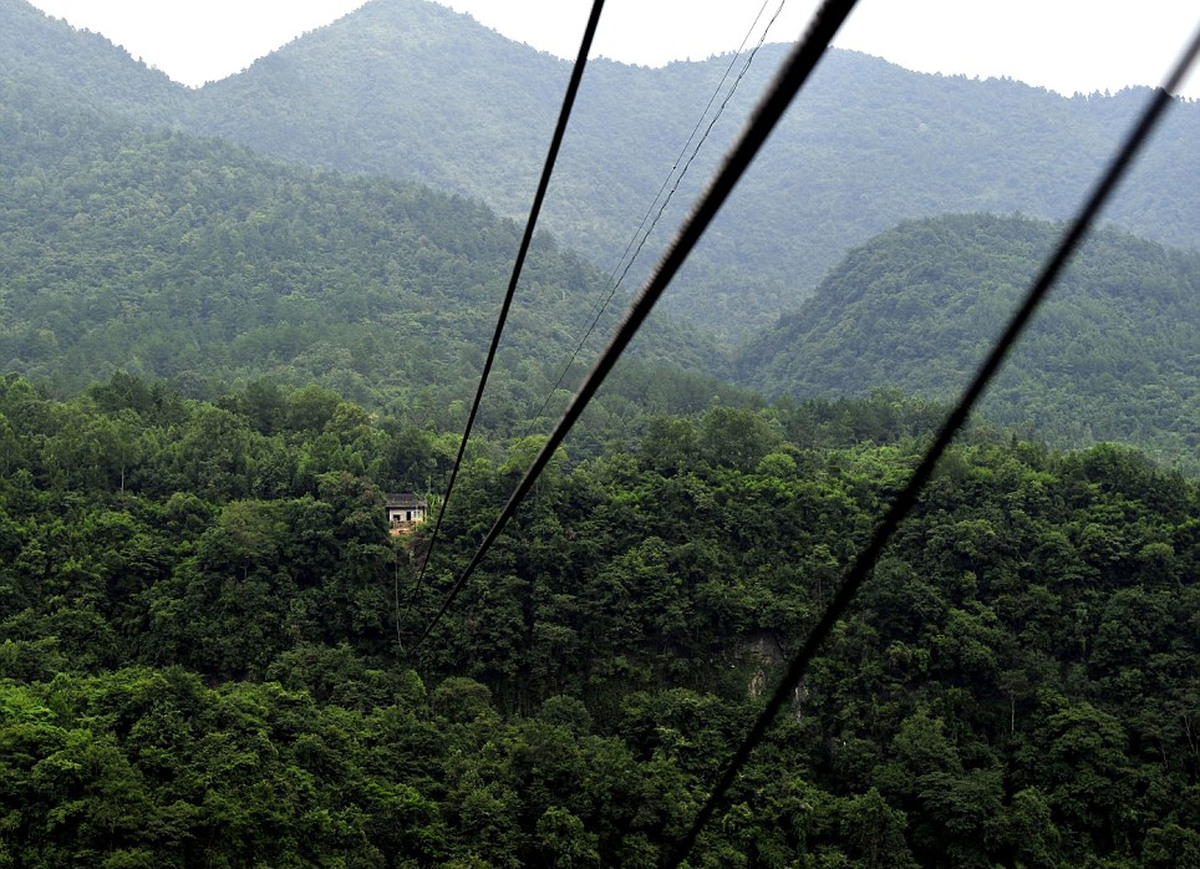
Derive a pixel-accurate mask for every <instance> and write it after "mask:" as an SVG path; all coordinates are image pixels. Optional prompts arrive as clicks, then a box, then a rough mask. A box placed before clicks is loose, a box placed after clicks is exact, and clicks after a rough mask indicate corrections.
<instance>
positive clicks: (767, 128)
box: [413, 0, 857, 649]
mask: <svg viewBox="0 0 1200 869" xmlns="http://www.w3.org/2000/svg"><path fill="white" fill-rule="evenodd" d="M856 2H857V0H825V2H824V3H823V4H822V5H821V7H820V8H819V9H818V10H817V13H816V15H815V16H814V18H813V20H812V23H811V24H810V25H809V29H808V32H807V33H806V34H805V36H804V38H802V39H801V40H800V41H799V42H798V43H797V44H796V46H795V47H794V48H793V49H792V51H791V53H790V54H789V55H788V57H787V59H786V60H785V61H784V64H783V67H782V68H781V69H780V71H779V72H778V74H777V75H776V77H775V80H774V81H773V82H772V84H771V87H770V89H769V90H768V91H767V94H766V96H764V97H763V98H762V99H761V100H760V101H759V104H758V105H757V106H756V107H755V110H754V114H753V115H752V117H751V119H750V121H749V123H748V125H747V126H746V128H745V129H744V130H743V131H742V134H741V137H740V138H739V139H738V141H737V142H736V143H735V144H734V146H733V148H732V149H730V151H729V152H728V153H727V154H726V156H725V161H724V163H723V164H722V166H721V168H720V170H719V171H718V172H717V174H716V176H714V178H713V180H712V182H711V184H710V185H709V188H708V190H707V191H706V192H705V194H704V195H703V196H702V197H701V198H700V200H699V201H698V202H697V203H696V205H695V207H694V208H693V209H692V212H691V214H690V215H689V216H688V218H687V219H686V220H685V221H684V223H683V225H682V226H681V227H680V229H679V232H678V233H677V234H676V236H675V238H674V240H673V241H672V243H671V245H670V246H669V247H668V249H667V251H666V253H664V255H663V257H662V258H661V259H660V260H659V263H658V265H657V266H656V267H655V270H654V273H653V274H652V275H651V276H650V279H649V281H648V282H647V283H646V285H645V287H644V288H643V289H642V291H641V293H640V294H639V295H638V297H637V299H635V300H634V303H633V305H632V306H631V307H630V308H629V311H628V312H627V313H626V315H625V319H624V321H623V322H622V323H621V325H620V327H619V328H618V329H617V332H616V334H615V335H614V336H613V338H612V340H611V341H610V342H609V344H608V346H607V347H606V348H605V350H604V353H603V354H601V356H600V359H599V360H598V361H597V362H596V364H595V366H594V367H593V368H592V370H591V372H590V373H589V374H588V376H587V378H586V379H585V380H584V382H583V384H582V385H581V386H580V387H579V391H578V392H577V393H576V394H575V397H574V398H573V399H572V400H571V403H570V404H569V405H568V406H567V409H566V411H565V412H564V414H563V417H562V419H561V420H560V421H559V423H558V425H557V426H555V428H554V431H552V432H551V433H550V436H549V437H548V438H547V440H546V443H545V445H544V446H543V447H542V450H541V452H539V453H538V455H537V458H535V459H534V461H533V464H532V465H531V466H530V468H529V470H528V471H526V473H525V476H524V477H523V478H522V479H521V482H520V483H519V484H518V485H517V488H516V490H515V491H514V492H513V494H512V496H511V497H510V498H509V499H508V503H507V504H505V505H504V509H503V510H501V512H500V515H499V517H497V519H496V521H495V523H494V524H493V525H492V529H491V530H490V531H489V532H488V535H487V537H486V538H484V541H483V543H481V544H480V546H479V548H478V549H477V550H476V551H475V555H474V556H472V558H471V561H470V563H469V564H468V565H467V567H466V569H465V570H464V571H463V572H462V574H461V575H460V576H459V578H458V580H457V581H456V582H455V583H454V586H453V587H452V588H451V590H450V593H449V595H448V596H447V597H446V600H445V602H444V603H443V604H442V606H441V609H439V610H438V612H437V614H436V615H435V616H434V617H433V619H432V620H431V621H430V622H429V624H428V625H427V626H426V628H425V630H424V631H423V632H422V634H421V636H420V637H418V638H417V641H416V643H414V644H413V649H416V647H417V646H419V645H420V644H421V643H422V642H424V640H425V638H426V637H428V636H429V634H430V632H432V631H433V629H434V627H436V626H437V623H438V622H439V621H440V620H441V618H442V616H443V615H445V613H446V611H447V610H448V609H449V608H450V605H451V604H452V603H454V599H455V598H456V597H457V596H458V593H459V592H460V591H462V588H463V586H464V585H466V583H467V581H468V580H469V579H470V578H471V575H472V574H473V573H474V572H475V569H476V568H477V567H478V566H479V563H480V562H481V561H482V560H483V557H484V555H486V554H487V552H488V550H489V549H490V548H491V547H492V544H493V543H495V542H496V540H497V538H499V536H500V534H501V532H503V530H504V527H505V526H506V525H507V524H508V521H509V519H511V518H512V516H513V514H514V513H515V512H516V510H517V507H518V506H519V505H520V503H521V501H522V500H524V498H525V496H526V495H527V494H528V493H529V490H530V489H532V488H533V484H534V482H536V480H537V478H538V476H539V475H540V474H541V472H542V471H543V470H544V469H545V467H546V465H548V464H549V463H550V459H551V458H552V457H553V456H554V453H555V451H556V450H557V449H558V447H559V445H560V444H562V442H563V439H564V438H565V437H566V436H567V433H568V432H570V430H571V427H572V426H574V425H575V422H576V421H577V420H578V419H579V416H580V415H581V414H582V413H583V411H584V408H586V407H587V405H588V402H590V401H591V400H592V397H593V396H594V395H595V394H596V391H597V390H598V389H599V388H600V385H601V384H602V383H603V382H604V379H605V378H606V377H607V376H608V374H609V372H611V371H612V369H613V366H615V365H616V364H617V359H619V358H620V356H621V354H622V353H623V352H624V350H625V348H626V347H627V346H628V345H629V342H630V340H632V338H633V336H634V334H635V333H636V332H637V330H638V328H639V327H640V326H641V325H642V323H643V322H644V321H645V319H646V317H647V316H649V314H650V311H651V309H653V307H654V303H655V302H657V301H658V298H659V296H661V295H662V293H663V291H664V290H665V289H666V288H667V285H668V284H670V283H671V279H672V278H674V277H675V274H676V273H677V272H678V271H679V269H680V267H681V266H682V265H683V263H684V261H685V260H686V259H687V257H688V254H690V253H691V251H692V248H694V247H695V246H696V244H697V243H698V242H699V241H700V237H701V236H702V235H703V234H704V231H705V230H706V229H707V228H708V226H709V224H710V223H712V220H713V218H714V217H716V215H717V212H718V211H720V210H721V206H722V205H724V204H725V200H726V199H728V198H729V194H730V193H731V192H733V188H734V187H735V186H736V185H737V183H738V181H739V180H740V179H741V177H742V175H743V174H744V173H745V171H746V169H747V168H749V166H750V163H751V162H752V161H753V159H754V157H755V155H756V154H757V153H758V151H759V149H760V148H761V147H762V146H763V143H764V142H766V140H767V137H768V136H769V135H770V134H771V131H772V130H773V129H774V128H775V124H776V123H778V121H779V119H780V118H781V117H782V116H783V113H784V111H786V110H787V107H788V106H789V105H790V104H791V102H792V98H793V97H795V95H796V93H797V92H798V91H799V90H800V87H801V86H802V85H803V84H804V82H805V81H807V80H808V77H809V75H810V74H811V73H812V71H813V69H814V68H815V67H816V65H817V62H818V61H819V60H820V59H821V57H822V55H824V53H825V49H826V48H828V47H829V43H830V42H831V41H832V40H833V36H834V34H835V33H836V32H837V30H838V28H839V27H840V26H841V24H842V22H843V21H845V20H846V16H847V15H849V14H850V10H851V9H853V8H854V5H855V3H856Z"/></svg>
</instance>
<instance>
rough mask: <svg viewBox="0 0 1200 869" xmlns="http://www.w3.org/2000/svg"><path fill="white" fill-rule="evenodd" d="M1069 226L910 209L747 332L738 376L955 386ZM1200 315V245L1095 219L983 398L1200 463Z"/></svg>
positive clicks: (766, 386)
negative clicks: (1188, 248)
mask: <svg viewBox="0 0 1200 869" xmlns="http://www.w3.org/2000/svg"><path fill="white" fill-rule="evenodd" d="M1059 231H1060V228H1059V227H1058V226H1056V225H1053V224H1049V223H1044V222H1040V221H1034V220H1030V219H1027V218H1017V217H994V216H987V215H957V216H945V217H941V218H935V219H929V220H923V221H911V222H907V223H904V224H902V225H900V226H898V227H896V228H895V229H892V230H889V231H888V232H885V233H883V234H881V235H879V236H877V237H875V238H874V239H872V240H871V241H870V242H868V243H867V244H865V245H863V246H861V247H859V248H857V249H855V250H854V251H852V252H851V253H850V254H849V255H848V256H847V257H846V258H845V259H844V260H843V261H842V263H841V264H840V265H838V266H837V268H835V269H834V270H833V271H831V272H830V274H829V276H828V277H827V278H826V279H825V280H824V281H823V282H822V283H821V285H820V287H818V288H817V292H816V294H815V295H814V296H813V298H811V299H810V300H809V301H808V302H806V303H805V305H804V306H803V307H802V308H801V309H800V311H799V312H797V313H796V314H793V315H789V316H787V317H783V318H782V319H781V320H780V321H779V322H778V324H776V326H775V327H774V328H773V329H771V330H769V331H768V332H766V333H765V334H763V335H762V336H760V337H759V338H758V339H756V340H755V341H753V342H751V343H750V344H749V345H748V346H747V347H745V348H744V349H743V350H742V352H741V354H740V357H739V359H738V376H739V380H740V382H742V383H743V384H745V385H749V386H753V387H755V388H757V389H761V390H763V391H765V392H767V393H769V394H774V395H778V394H783V393H786V394H789V395H793V396H796V397H799V398H804V397H810V396H830V395H858V394H863V393H865V392H866V391H868V390H870V389H872V388H875V387H880V386H896V387H900V388H901V389H903V390H905V391H908V392H910V393H913V394H920V395H926V396H937V397H941V398H950V397H954V396H957V394H958V393H959V392H960V391H961V389H962V388H963V387H964V386H965V384H966V378H967V376H968V373H969V372H970V371H971V370H972V369H973V367H974V366H975V365H976V364H977V363H978V362H979V360H980V359H981V358H982V356H983V354H984V353H985V352H986V350H987V349H988V348H989V347H990V346H991V344H992V342H993V341H994V339H995V337H996V336H997V335H998V334H999V332H1000V329H1001V327H1002V326H1003V323H1004V322H1005V320H1006V319H1007V316H1008V314H1009V312H1010V311H1011V309H1012V308H1013V307H1014V305H1015V302H1016V300H1017V298H1018V297H1019V295H1020V294H1022V293H1023V292H1024V290H1025V289H1026V288H1027V286H1028V285H1029V283H1030V282H1031V281H1032V279H1033V277H1034V276H1035V274H1036V271H1037V269H1038V268H1039V267H1040V264H1041V262H1042V260H1043V259H1044V257H1045V255H1046V253H1047V251H1048V250H1049V249H1050V245H1051V244H1052V242H1053V240H1054V239H1055V237H1056V235H1057V234H1058V233H1059ZM1197 324H1200V255H1197V254H1195V253H1190V252H1182V251H1178V250H1174V249H1171V248H1166V247H1163V246H1161V245H1158V244H1156V243H1154V242H1150V241H1146V240H1143V239H1139V238H1135V237H1133V236H1131V235H1128V234H1125V233H1121V232H1118V231H1115V230H1108V231H1102V232H1100V233H1097V234H1096V235H1094V236H1093V237H1092V238H1091V239H1090V240H1089V241H1088V242H1087V243H1086V244H1085V245H1084V247H1083V248H1082V250H1081V251H1080V252H1079V253H1078V254H1077V256H1076V258H1075V260H1074V262H1073V263H1072V264H1071V265H1070V267H1069V268H1068V269H1067V271H1066V272H1065V273H1064V275H1063V277H1062V278H1061V280H1060V282H1059V284H1058V285H1057V286H1056V287H1055V288H1054V290H1053V291H1052V293H1051V295H1050V296H1049V298H1048V299H1047V300H1046V302H1045V303H1044V304H1043V306H1042V308H1041V310H1040V311H1039V313H1038V315H1037V317H1036V318H1035V320H1034V322H1033V323H1032V325H1031V326H1030V328H1029V331H1028V333H1027V335H1026V336H1025V337H1024V338H1023V339H1022V340H1021V342H1020V343H1019V344H1018V346H1017V347H1016V348H1015V350H1014V352H1013V355H1012V358H1011V361H1010V362H1009V363H1008V364H1007V365H1006V366H1005V368H1004V369H1003V370H1002V371H1001V373H1000V375H999V376H998V378H997V380H996V382H995V383H994V385H993V386H992V387H991V389H990V390H989V392H988V394H987V396H986V397H985V400H984V403H983V412H984V414H985V415H987V416H988V417H989V418H991V419H994V420H997V421H1000V422H1005V423H1011V424H1017V425H1024V424H1029V425H1032V426H1033V427H1034V428H1035V429H1036V430H1037V431H1038V432H1039V435H1040V436H1044V437H1047V438H1048V439H1050V440H1053V441H1056V442H1058V443H1060V444H1073V445H1078V444H1084V443H1091V442H1095V441H1097V440H1106V441H1108V440H1112V441H1127V442H1132V443H1136V444H1141V445H1143V446H1145V447H1147V448H1150V449H1151V450H1153V451H1155V452H1156V453H1157V455H1158V456H1159V457H1160V458H1165V459H1168V460H1171V459H1176V460H1180V461H1182V462H1184V463H1185V464H1187V463H1189V462H1190V463H1191V466H1198V467H1200V461H1198V460H1197V457H1198V456H1200V435H1198V433H1197V427H1196V420H1197V419H1200V331H1198V330H1197ZM1181 457H1182V458H1181Z"/></svg>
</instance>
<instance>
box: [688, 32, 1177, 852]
mask: <svg viewBox="0 0 1200 869" xmlns="http://www.w3.org/2000/svg"><path fill="white" fill-rule="evenodd" d="M1197 53H1200V28H1198V29H1197V31H1196V33H1195V34H1194V35H1193V37H1192V41H1191V44H1190V46H1189V47H1188V48H1187V50H1185V51H1184V53H1183V55H1182V56H1181V57H1180V59H1179V62H1178V64H1177V66H1176V67H1175V69H1174V71H1173V73H1172V75H1171V77H1170V78H1169V79H1168V80H1167V82H1166V84H1164V85H1163V86H1162V87H1161V88H1160V89H1159V90H1158V92H1157V93H1156V94H1155V95H1154V98H1153V99H1152V100H1151V101H1150V104H1149V105H1148V106H1147V107H1146V109H1145V110H1144V111H1143V113H1142V116H1141V118H1139V120H1138V122H1137V125H1136V126H1135V127H1134V128H1133V130H1132V131H1131V132H1130V134H1129V136H1128V137H1127V139H1126V141H1125V144H1124V145H1123V146H1122V147H1121V149H1120V150H1119V151H1118V152H1117V154H1116V156H1115V157H1114V158H1113V161H1112V163H1111V164H1110V165H1109V167H1108V170H1107V171H1106V172H1105V173H1104V175H1103V176H1102V177H1101V178H1100V180H1099V181H1098V182H1097V184H1096V187H1095V189H1094V190H1093V191H1092V194H1091V196H1090V197H1089V198H1088V200H1087V201H1086V203H1085V204H1084V206H1083V208H1082V209H1081V210H1080V211H1079V214H1078V216H1077V217H1076V218H1075V221H1074V223H1073V224H1072V225H1071V227H1070V228H1069V230H1068V231H1067V233H1066V235H1065V236H1064V237H1063V238H1062V240H1061V241H1060V242H1059V245H1058V248H1057V249H1056V250H1055V251H1054V253H1053V254H1052V255H1051V257H1050V259H1049V260H1048V261H1047V263H1046V265H1045V266H1044V267H1043V269H1042V272H1041V274H1040V275H1039V277H1038V279H1037V280H1036V281H1035V282H1034V284H1033V286H1032V287H1031V288H1030V290H1029V292H1028V294H1027V295H1026V296H1025V300H1024V301H1023V302H1022V303H1021V306H1020V308H1018V309H1017V311H1016V313H1014V314H1013V316H1012V319H1011V320H1010V321H1009V323H1008V326H1007V327H1006V328H1005V330H1004V332H1003V333H1002V334H1001V336H1000V338H999V339H998V340H997V342H996V344H995V346H994V347H993V348H992V352H991V353H990V354H989V355H988V358H987V359H986V360H985V361H984V362H983V364H982V365H981V366H980V367H979V369H978V371H976V373H975V377H974V379H973V380H972V381H971V384H970V385H969V386H968V387H967V389H966V390H965V391H964V392H963V395H962V398H960V399H959V402H958V405H957V406H956V407H955V408H954V410H953V411H951V412H950V415H949V416H948V417H947V418H946V422H945V423H944V424H943V425H942V428H941V430H940V431H939V432H938V435H937V438H936V439H935V440H934V442H933V444H932V445H931V446H930V447H929V449H928V451H927V452H926V453H925V456H924V458H923V459H922V460H921V464H920V465H919V466H918V467H917V469H916V470H915V471H914V472H913V475H912V477H911V478H910V479H909V481H908V485H907V486H905V488H904V491H902V492H901V493H900V494H899V495H898V496H897V498H896V500H895V501H894V502H893V503H892V506H891V507H890V508H889V509H888V511H887V513H886V514H885V515H884V517H883V520H882V521H881V522H880V523H879V525H878V527H876V529H875V533H874V535H872V537H871V541H870V543H869V544H867V547H866V548H865V549H863V550H862V552H861V553H859V555H858V558H857V559H855V561H854V564H853V565H852V566H851V567H850V569H849V570H848V571H847V572H846V574H845V579H843V581H842V585H841V587H840V588H839V589H838V592H837V594H836V595H835V596H834V599H833V601H832V602H831V603H830V605H829V608H828V609H827V610H826V611H825V613H824V615H822V616H821V619H820V621H818V622H817V624H816V625H815V626H814V627H813V629H812V631H811V632H810V633H809V635H808V637H807V638H806V639H805V641H804V646H803V648H801V649H800V651H799V652H798V653H797V654H796V656H795V657H794V658H792V660H791V662H790V663H789V664H788V669H787V672H786V673H785V674H784V677H783V679H782V681H780V683H779V686H778V687H777V688H776V689H775V693H774V695H772V697H771V699H770V701H768V703H767V705H766V707H765V708H764V709H763V711H762V713H761V714H760V715H759V716H758V718H757V720H756V721H755V722H754V726H753V727H751V728H750V732H749V733H748V734H747V735H746V738H745V739H744V740H743V741H742V744H741V746H739V748H738V750H737V751H736V752H735V753H734V755H733V758H732V759H731V760H730V761H729V765H728V766H727V767H726V769H725V772H724V773H723V774H722V775H721V778H720V780H719V781H718V782H717V785H716V787H715V788H713V791H712V793H711V794H710V795H709V797H708V800H707V801H705V803H704V805H703V806H702V807H701V809H700V811H699V813H698V814H697V815H696V819H695V821H694V822H693V823H692V826H691V829H689V830H688V833H687V835H686V836H684V838H683V839H681V840H680V842H679V846H678V848H677V850H676V851H675V853H674V854H673V855H672V857H671V858H670V860H669V861H668V862H667V864H666V865H667V866H668V867H670V869H675V867H678V866H679V864H680V863H682V862H683V860H684V859H686V857H687V856H688V854H689V853H690V852H691V850H692V847H693V846H694V845H695V844H696V839H697V837H698V836H699V835H700V831H701V830H702V829H703V828H704V826H705V825H706V824H707V823H708V821H709V820H710V819H711V818H712V815H713V813H714V812H715V811H716V807H717V806H718V805H719V804H720V803H721V802H722V801H723V800H724V798H725V795H726V794H727V792H728V791H729V788H730V787H731V786H732V785H733V781H734V779H735V778H736V777H737V774H738V773H739V772H740V771H741V769H742V767H743V766H745V764H746V762H747V760H749V758H750V754H751V753H752V752H753V751H754V749H755V748H756V747H757V746H758V744H759V743H760V742H761V741H762V739H763V737H764V736H765V735H766V732H767V729H768V728H769V727H770V726H771V724H772V723H773V722H774V720H775V717H776V716H777V715H778V714H779V710H780V709H782V708H783V705H784V704H785V703H786V702H787V701H788V699H789V698H790V697H791V696H793V692H794V691H795V690H796V688H797V686H799V684H800V680H801V679H802V678H803V677H804V673H805V671H806V670H807V669H808V665H809V663H810V662H811V661H812V659H813V657H814V656H815V655H816V653H817V650H818V649H819V648H820V646H821V645H822V644H823V643H824V642H825V640H826V638H828V636H829V634H830V632H831V631H832V630H833V627H834V625H836V624H837V622H838V620H839V619H840V618H841V617H842V616H843V615H844V614H845V611H846V608H847V607H848V606H849V605H850V602H851V601H852V600H853V599H854V596H855V595H856V594H857V593H858V590H859V587H860V586H861V585H862V584H863V582H864V581H865V580H866V578H867V576H868V575H869V574H870V572H871V570H872V569H873V568H874V566H875V562H876V560H878V558H879V556H880V554H881V553H882V552H883V549H884V547H885V546H887V543H888V540H889V539H890V538H891V536H892V533H893V532H894V531H895V530H896V528H897V527H898V526H899V524H900V522H901V521H903V519H904V517H905V516H906V515H908V512H909V511H910V510H911V509H912V508H913V505H914V504H915V503H916V500H917V495H918V494H919V493H920V491H921V489H922V488H923V487H924V486H925V484H926V483H927V482H928V481H929V478H930V476H932V474H933V470H934V467H935V466H936V465H937V462H938V459H940V458H941V455H942V453H943V452H944V451H945V449H946V447H947V446H949V444H950V442H951V441H952V440H953V439H954V436H955V435H956V434H957V432H958V430H959V428H960V427H961V426H962V424H963V423H964V422H966V420H967V416H968V414H970V412H971V409H972V407H974V405H975V403H976V402H977V401H978V399H979V396H980V395H982V394H983V391H984V390H985V389H986V388H987V385H988V383H989V382H990V381H991V379H992V377H993V375H995V373H996V372H997V371H998V370H999V368H1000V366H1001V364H1003V362H1004V360H1005V357H1006V356H1007V355H1008V352H1009V350H1010V349H1011V348H1012V346H1013V344H1014V343H1016V340H1017V339H1018V338H1019V337H1020V335H1021V332H1022V331H1023V330H1024V328H1025V326H1026V325H1027V324H1028V322H1029V320H1030V318H1031V317H1032V316H1033V314H1034V313H1035V312H1036V310H1037V308H1038V305H1039V304H1040V303H1041V301H1042V299H1044V298H1045V296H1046V293H1047V292H1048V291H1049V290H1050V287H1051V286H1052V285H1053V284H1054V282H1055V280H1056V279H1057V278H1058V275H1059V273H1060V272H1061V271H1062V269H1063V268H1064V267H1065V266H1066V264H1067V262H1068V261H1069V260H1070V258H1071V256H1072V254H1074V252H1075V249H1076V248H1077V247H1078V246H1079V243H1080V242H1081V241H1082V240H1083V238H1084V236H1085V235H1086V234H1087V232H1088V230H1089V229H1090V228H1091V225H1092V223H1093V222H1094V221H1095V219H1096V217H1097V215H1098V214H1099V213H1100V210H1101V208H1103V207H1104V204H1105V202H1106V201H1107V200H1108V198H1109V196H1110V195H1111V194H1112V192H1113V190H1115V189H1116V186H1117V184H1118V183H1119V182H1120V180H1121V178H1122V177H1123V176H1124V175H1125V172H1126V171H1127V170H1128V168H1129V166H1130V164H1131V162H1132V161H1133V159H1134V157H1135V156H1136V155H1137V153H1138V151H1139V150H1140V149H1141V147H1142V145H1143V144H1144V143H1145V141H1146V139H1147V138H1148V137H1149V135H1150V133H1151V132H1152V131H1153V129H1154V127H1155V125H1156V124H1157V123H1158V121H1159V119H1160V118H1161V117H1162V114H1163V112H1164V111H1165V110H1166V108H1167V107H1168V106H1169V105H1170V104H1171V102H1172V100H1173V97H1172V93H1173V92H1174V91H1175V89H1176V88H1177V87H1178V86H1179V82H1180V81H1181V80H1182V79H1183V77H1184V75H1186V74H1187V70H1188V68H1189V67H1190V66H1191V64H1192V62H1193V61H1194V60H1195V58H1196V55H1197Z"/></svg>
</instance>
